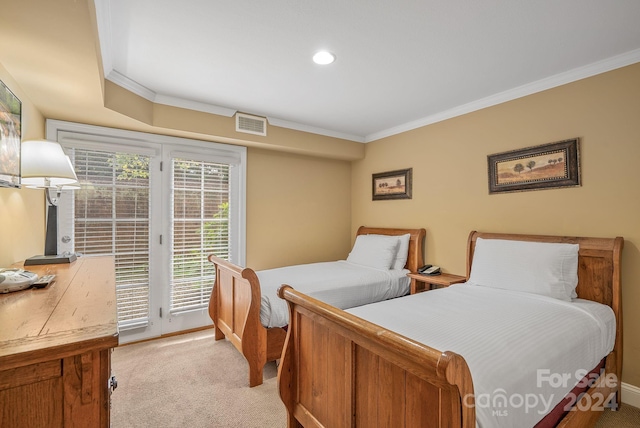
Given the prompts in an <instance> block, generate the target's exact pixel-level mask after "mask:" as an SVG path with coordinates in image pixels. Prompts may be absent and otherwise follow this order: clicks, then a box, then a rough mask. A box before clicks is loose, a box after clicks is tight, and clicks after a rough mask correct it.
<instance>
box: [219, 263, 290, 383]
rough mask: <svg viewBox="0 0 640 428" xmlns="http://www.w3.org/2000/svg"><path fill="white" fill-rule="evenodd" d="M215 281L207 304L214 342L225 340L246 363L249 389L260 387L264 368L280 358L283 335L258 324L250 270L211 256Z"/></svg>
mask: <svg viewBox="0 0 640 428" xmlns="http://www.w3.org/2000/svg"><path fill="white" fill-rule="evenodd" d="M209 261H210V262H212V263H213V264H214V265H215V270H216V281H215V283H214V286H213V290H212V291H211V299H210V301H209V316H210V317H211V319H212V320H213V323H214V326H215V338H216V340H220V339H224V338H225V337H226V338H227V339H228V340H229V341H230V342H231V343H232V344H233V346H235V347H236V349H237V350H238V351H240V353H241V354H242V355H244V357H245V358H246V360H247V362H248V363H249V386H251V387H253V386H257V385H260V384H262V372H263V368H264V365H265V364H266V363H267V362H269V361H274V360H276V359H278V358H280V353H281V352H282V346H283V344H284V339H285V336H286V332H285V331H284V329H282V328H266V327H264V326H263V325H262V323H261V322H260V300H261V291H260V282H259V281H258V277H257V275H256V273H255V271H254V270H253V269H250V268H241V267H239V266H236V265H234V264H233V263H231V262H228V261H226V260H224V259H221V258H219V257H216V256H214V255H211V256H209Z"/></svg>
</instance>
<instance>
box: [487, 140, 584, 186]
mask: <svg viewBox="0 0 640 428" xmlns="http://www.w3.org/2000/svg"><path fill="white" fill-rule="evenodd" d="M487 162H488V167H489V194H492V193H503V192H522V191H525V190H540V189H552V188H558V187H575V186H580V141H579V139H578V138H573V139H570V140H564V141H558V142H555V143H550V144H543V145H541V146H535V147H527V148H524V149H518V150H513V151H509V152H503V153H496V154H493V155H489V156H487Z"/></svg>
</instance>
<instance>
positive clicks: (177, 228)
mask: <svg viewBox="0 0 640 428" xmlns="http://www.w3.org/2000/svg"><path fill="white" fill-rule="evenodd" d="M52 122H54V124H53V125H56V128H55V129H54V130H53V131H52V132H54V135H55V139H57V141H59V142H60V143H61V144H62V145H63V147H64V148H65V151H66V152H67V154H68V155H69V157H70V159H71V161H72V164H73V165H74V168H75V171H76V174H77V176H78V181H79V183H80V189H77V190H74V191H72V192H65V193H64V194H63V196H62V197H61V200H60V203H59V208H58V209H59V233H58V235H59V242H58V251H59V252H64V251H70V252H77V253H80V254H82V255H83V256H85V257H90V256H92V255H111V256H113V257H114V259H115V263H116V294H117V305H118V325H119V329H120V341H121V343H124V342H128V341H133V340H140V339H144V338H149V337H154V336H159V335H162V334H167V333H171V332H176V331H182V330H187V329H190V328H196V327H200V326H204V325H208V324H210V323H211V320H210V319H209V316H208V312H207V308H208V302H209V296H210V293H211V288H212V286H213V282H214V280H215V273H214V269H213V265H212V264H211V263H210V262H208V260H207V256H208V255H209V254H216V255H218V256H220V257H223V258H226V259H229V260H233V261H234V262H236V263H244V218H245V216H244V176H245V167H244V163H245V157H246V151H245V149H243V148H236V147H233V146H226V145H220V144H214V143H202V142H196V141H191V140H182V139H180V141H178V142H179V143H180V144H176V141H175V139H174V138H170V137H159V136H154V135H149V134H140V133H130V132H127V131H115V135H114V130H105V129H104V128H99V129H98V130H96V129H90V130H88V129H86V128H93V127H88V126H86V125H78V124H68V123H65V122H57V121H52ZM53 125H52V126H53ZM78 127H79V129H75V128H78ZM68 128H71V129H68ZM48 131H49V123H48ZM88 131H91V132H88ZM96 131H100V132H96ZM107 131H109V132H108V133H107ZM132 134H135V135H132ZM141 136H142V137H144V138H141ZM48 138H51V136H49V134H48Z"/></svg>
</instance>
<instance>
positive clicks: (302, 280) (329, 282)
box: [256, 260, 410, 327]
mask: <svg viewBox="0 0 640 428" xmlns="http://www.w3.org/2000/svg"><path fill="white" fill-rule="evenodd" d="M407 273H409V270H407V269H400V270H388V269H385V270H382V269H375V268H371V267H367V266H363V265H358V264H355V263H349V262H347V261H345V260H339V261H335V262H323V263H310V264H302V265H295V266H286V267H282V268H276V269H268V270H261V271H257V272H256V275H258V279H259V280H260V289H261V292H262V301H261V307H260V321H261V322H262V325H263V326H265V327H284V326H285V325H287V324H289V308H288V306H287V302H286V301H285V300H283V299H280V298H279V297H278V294H277V292H278V289H279V288H280V286H282V284H287V285H291V286H292V287H293V288H295V289H296V290H297V291H300V292H301V293H305V294H307V295H309V296H311V297H313V298H316V299H318V300H321V301H323V302H325V303H328V304H330V305H332V306H335V307H338V308H340V309H346V308H352V307H354V306H360V305H365V304H367V303H372V302H378V301H380V300H385V299H390V298H392V297H398V296H404V295H405V294H407V293H408V291H409V283H410V280H409V278H408V277H407Z"/></svg>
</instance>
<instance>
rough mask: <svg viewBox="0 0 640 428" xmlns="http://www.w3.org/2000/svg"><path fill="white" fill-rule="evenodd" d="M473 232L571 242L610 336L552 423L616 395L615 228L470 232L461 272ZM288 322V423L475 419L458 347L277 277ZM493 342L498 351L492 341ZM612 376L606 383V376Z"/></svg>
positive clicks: (469, 423)
mask: <svg viewBox="0 0 640 428" xmlns="http://www.w3.org/2000/svg"><path fill="white" fill-rule="evenodd" d="M478 237H482V238H493V239H512V240H523V241H537V242H567V243H577V244H579V245H580V250H579V255H578V287H577V293H578V296H579V297H580V298H583V299H589V300H593V301H597V302H600V303H603V304H606V305H608V306H610V307H611V308H612V309H613V311H614V313H615V316H616V320H617V329H616V341H615V345H614V349H613V351H612V352H611V353H610V354H609V355H608V356H607V357H606V360H605V369H604V370H605V371H604V376H600V378H598V380H597V381H595V382H594V384H593V385H591V386H590V389H589V390H588V391H587V392H586V393H585V394H584V395H583V396H582V398H581V399H580V400H579V401H578V403H577V404H576V405H575V406H574V408H573V409H572V411H570V412H568V413H567V414H566V415H565V416H564V418H563V419H562V420H561V421H560V422H559V424H558V425H557V426H558V427H564V428H566V427H575V428H578V427H580V428H582V427H589V426H593V425H594V424H595V422H596V421H597V419H598V417H599V416H600V414H601V410H602V409H598V408H597V407H594V406H592V405H591V404H592V403H601V402H602V399H601V398H602V397H604V398H607V397H610V396H612V395H613V396H615V398H614V399H613V400H614V401H615V402H614V403H613V404H612V406H611V407H613V408H616V407H617V403H619V399H620V387H621V381H620V379H621V378H620V376H621V372H622V305H621V299H622V296H621V286H620V260H621V251H622V247H623V243H624V241H623V239H622V238H620V237H617V238H612V239H606V238H581V237H558V236H538V235H514V234H494V233H491V234H490V233H479V232H471V234H470V235H469V239H468V247H467V260H468V268H467V278H468V277H469V273H470V271H471V261H472V260H473V250H474V248H475V241H476V239H477V238H478ZM278 294H279V295H280V297H282V298H284V299H285V300H287V302H288V304H289V311H290V321H289V329H288V332H287V337H286V342H285V346H284V349H283V353H282V358H281V360H280V366H279V367H278V384H279V391H280V397H281V399H282V401H283V402H284V404H285V407H286V408H287V413H288V426H289V427H299V426H305V427H327V428H329V427H331V428H334V427H355V426H371V427H375V426H404V427H463V428H472V427H475V426H476V418H475V408H474V406H472V405H473V403H474V401H473V398H472V397H473V382H472V378H471V374H470V371H469V368H468V367H467V364H466V362H465V360H464V358H463V356H460V355H458V354H455V353H452V352H442V351H440V350H437V349H433V348H431V347H429V346H428V345H426V344H421V343H417V342H415V341H413V340H410V339H408V338H406V337H404V336H401V335H398V334H397V333H394V332H393V331H390V330H387V329H384V328H382V327H380V326H378V325H375V324H372V323H370V322H367V321H365V320H363V319H361V318H358V317H355V316H353V315H351V314H349V313H347V312H345V311H342V310H340V309H337V308H335V307H332V306H329V305H327V304H324V303H322V302H319V301H317V300H315V299H313V298H311V297H308V296H306V295H304V294H302V293H299V292H297V291H295V290H294V289H293V288H292V287H290V286H287V285H285V286H283V287H282V288H280V290H279V291H278ZM497 352H500V351H497ZM611 375H615V377H614V378H613V380H614V382H613V383H614V384H613V385H612V377H611Z"/></svg>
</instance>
